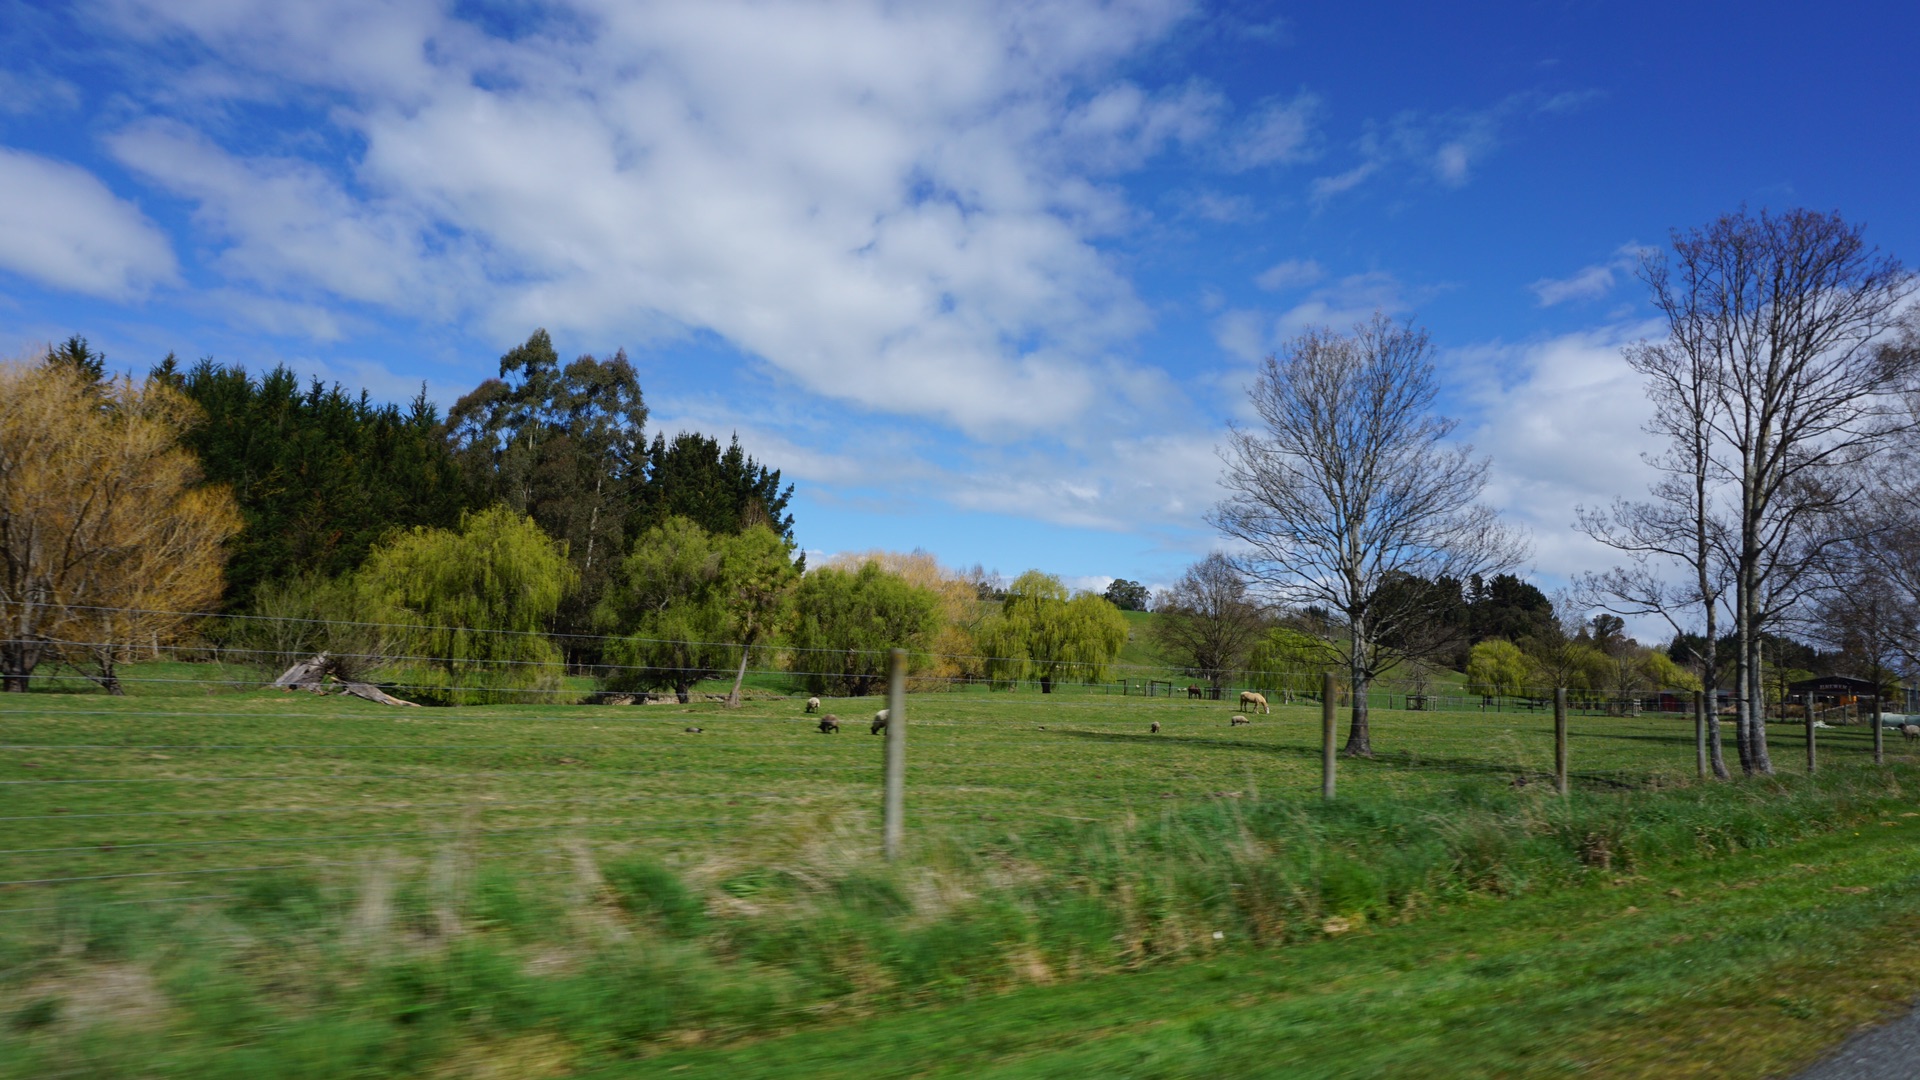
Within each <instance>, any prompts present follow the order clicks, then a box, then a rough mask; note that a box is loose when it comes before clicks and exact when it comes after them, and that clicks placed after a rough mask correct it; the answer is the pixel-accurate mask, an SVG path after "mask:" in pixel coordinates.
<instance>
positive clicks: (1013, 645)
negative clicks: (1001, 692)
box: [980, 570, 1127, 694]
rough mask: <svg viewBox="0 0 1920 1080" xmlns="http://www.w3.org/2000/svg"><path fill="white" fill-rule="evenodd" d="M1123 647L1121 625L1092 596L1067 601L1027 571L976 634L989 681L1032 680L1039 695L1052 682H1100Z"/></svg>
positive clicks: (1060, 587)
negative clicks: (1036, 685)
mask: <svg viewBox="0 0 1920 1080" xmlns="http://www.w3.org/2000/svg"><path fill="white" fill-rule="evenodd" d="M1126 644H1127V620H1126V619H1124V618H1122V617H1121V615H1120V611H1119V609H1118V608H1116V607H1114V606H1113V605H1112V604H1110V603H1108V602H1107V601H1106V599H1105V598H1104V597H1101V596H1099V595H1097V594H1094V593H1081V594H1079V595H1077V596H1071V595H1069V593H1068V590H1067V587H1066V585H1064V584H1063V583H1061V581H1060V579H1059V578H1057V577H1055V576H1053V575H1052V574H1047V573H1042V572H1041V571H1039V570H1029V571H1027V572H1026V573H1024V574H1021V575H1020V576H1019V577H1017V578H1015V579H1014V581H1013V584H1011V585H1009V586H1007V595H1006V599H1005V600H1003V601H1001V605H1000V613H999V614H998V615H997V616H994V617H993V618H990V619H988V620H987V621H986V623H985V625H983V626H982V627H981V629H980V649H981V651H982V652H984V653H985V654H986V655H987V658H988V659H987V668H988V675H989V677H991V678H995V679H1021V678H1035V679H1038V680H1039V681H1040V692H1041V693H1043V694H1047V693H1052V692H1053V684H1054V681H1055V680H1056V679H1085V680H1089V681H1092V680H1097V679H1104V678H1106V676H1107V672H1108V670H1109V669H1110V668H1111V667H1112V665H1113V662H1114V660H1116V659H1118V658H1119V656H1120V650H1121V649H1122V648H1124V647H1125V646H1126Z"/></svg>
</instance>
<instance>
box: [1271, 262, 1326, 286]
mask: <svg viewBox="0 0 1920 1080" xmlns="http://www.w3.org/2000/svg"><path fill="white" fill-rule="evenodd" d="M1325 276H1327V272H1326V270H1324V269H1322V268H1321V266H1320V264H1319V263H1317V262H1315V261H1313V260H1312V259H1288V260H1286V261H1284V262H1278V263H1275V264H1273V265H1272V266H1270V267H1268V268H1266V269H1265V270H1262V271H1261V272H1260V274H1259V276H1257V277H1255V278H1254V279H1253V283H1254V284H1255V285H1258V286H1260V287H1261V288H1263V289H1266V290H1269V291H1271V292H1278V291H1280V290H1282V289H1294V288H1298V287H1300V286H1302V285H1311V284H1313V283H1314V282H1316V281H1319V280H1320V279H1321V278H1323V277H1325Z"/></svg>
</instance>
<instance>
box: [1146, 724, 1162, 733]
mask: <svg viewBox="0 0 1920 1080" xmlns="http://www.w3.org/2000/svg"><path fill="white" fill-rule="evenodd" d="M1147 730H1148V731H1150V732H1152V733H1154V734H1155V735H1158V734H1160V721H1158V720H1155V721H1154V722H1153V723H1151V724H1148V725H1147Z"/></svg>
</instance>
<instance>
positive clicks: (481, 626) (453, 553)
mask: <svg viewBox="0 0 1920 1080" xmlns="http://www.w3.org/2000/svg"><path fill="white" fill-rule="evenodd" d="M358 578H359V584H360V587H361V589H362V590H363V595H364V596H365V597H366V601H367V606H366V608H365V609H364V610H365V614H366V615H367V617H368V619H369V621H374V622H384V623H390V624H393V625H395V626H396V627H398V628H400V629H401V631H402V640H403V641H404V642H405V644H404V646H403V649H404V651H405V653H406V654H407V655H405V656H404V657H402V658H400V660H399V665H400V671H399V675H400V678H401V680H402V681H403V682H404V683H407V684H410V686H411V688H413V689H415V690H417V691H418V692H420V693H421V694H423V695H424V696H426V697H429V698H432V699H435V700H439V701H443V702H446V703H448V704H453V705H481V704H491V703H495V702H503V701H526V700H532V701H542V700H552V699H551V697H548V696H547V695H550V694H551V693H552V692H553V691H555V690H558V689H559V687H560V676H561V673H562V663H561V654H560V650H559V649H558V648H556V647H555V645H554V643H553V642H552V641H551V640H550V639H549V638H548V637H547V630H548V624H549V622H550V621H551V620H552V619H553V617H554V613H555V612H557V611H559V610H560V604H561V602H562V601H563V600H564V599H565V598H566V596H567V591H568V590H569V589H571V588H573V586H574V584H575V582H576V581H577V577H576V575H575V573H574V570H573V567H572V566H570V565H569V564H568V561H567V550H566V547H565V545H563V544H560V543H559V542H557V541H555V540H553V539H551V538H549V537H548V536H547V534H546V533H544V532H542V531H540V526H538V525H536V524H534V522H533V519H532V518H530V517H528V516H526V515H524V514H517V513H515V512H513V511H512V510H509V509H507V508H506V507H504V506H496V507H493V508H492V509H489V510H483V511H481V512H479V513H476V514H468V515H465V516H464V517H463V518H462V519H461V521H460V528H459V529H458V530H457V531H455V530H451V529H428V528H415V529H413V530H410V531H408V532H405V533H401V534H400V535H399V536H397V537H395V538H393V539H392V540H389V541H388V542H387V543H385V544H383V545H381V546H380V547H378V548H375V549H374V551H373V553H372V554H371V555H369V556H368V558H367V561H366V564H365V565H364V566H362V567H361V569H360V572H359V575H358Z"/></svg>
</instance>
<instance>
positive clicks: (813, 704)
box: [807, 697, 820, 713]
mask: <svg viewBox="0 0 1920 1080" xmlns="http://www.w3.org/2000/svg"><path fill="white" fill-rule="evenodd" d="M807 711H808V712H810V713H817V712H819V711H820V699H819V698H817V697H810V698H808V699H807Z"/></svg>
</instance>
